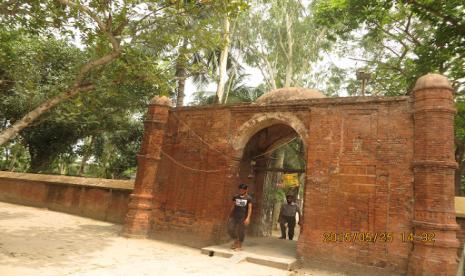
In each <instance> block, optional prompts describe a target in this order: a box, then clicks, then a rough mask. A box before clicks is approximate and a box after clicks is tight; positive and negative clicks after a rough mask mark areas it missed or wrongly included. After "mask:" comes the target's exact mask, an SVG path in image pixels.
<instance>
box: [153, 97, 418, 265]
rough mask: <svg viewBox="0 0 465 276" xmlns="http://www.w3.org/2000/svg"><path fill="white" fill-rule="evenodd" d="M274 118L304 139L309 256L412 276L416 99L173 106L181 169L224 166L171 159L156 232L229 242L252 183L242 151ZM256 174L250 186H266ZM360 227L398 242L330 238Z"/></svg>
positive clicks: (302, 243)
mask: <svg viewBox="0 0 465 276" xmlns="http://www.w3.org/2000/svg"><path fill="white" fill-rule="evenodd" d="M276 124H286V125H288V126H290V127H292V128H293V129H294V130H295V131H296V133H298V135H299V136H300V138H302V140H303V141H304V144H305V149H306V159H307V183H306V192H305V199H304V204H305V206H304V213H305V215H304V216H305V220H304V223H305V224H304V229H305V231H304V232H303V234H302V235H301V237H300V239H299V241H298V252H299V254H300V255H301V256H302V257H303V258H304V260H305V259H307V260H329V261H332V262H338V263H356V264H362V265H369V266H376V267H381V268H386V269H387V270H395V271H398V272H406V271H407V264H408V256H409V252H410V251H411V247H412V245H411V243H407V242H402V241H401V239H400V237H401V233H403V232H405V233H410V232H412V231H413V229H412V224H411V221H412V219H413V209H412V208H413V205H412V204H413V172H412V170H411V163H412V160H413V116H412V107H411V102H410V98H409V97H398V98H369V99H367V98H345V99H344V98H338V99H318V100H311V101H307V102H298V103H293V104H286V105H274V106H247V105H241V106H230V107H201V108H179V109H175V110H172V115H170V119H169V121H168V124H167V127H166V135H165V142H164V145H163V150H164V151H165V152H166V153H168V154H169V155H170V156H171V157H172V158H174V159H175V160H177V161H178V162H179V163H181V164H182V165H183V166H188V167H191V168H195V169H198V170H219V171H218V172H210V173H208V172H199V171H191V170H188V169H186V168H183V167H182V166H180V165H179V164H175V163H174V162H173V161H172V160H169V159H168V158H165V157H163V158H162V160H161V163H160V167H159V171H158V178H157V181H156V184H155V190H154V197H155V198H154V209H153V216H154V220H153V226H152V230H151V233H152V234H151V236H152V237H154V238H159V239H167V240H172V241H176V242H181V243H186V244H189V245H194V246H201V245H208V244H213V243H218V242H220V241H223V240H224V239H225V238H226V236H225V233H226V232H225V222H226V220H227V215H228V211H229V208H230V205H231V202H230V200H231V196H232V195H233V194H234V193H235V192H236V187H237V184H238V183H239V182H240V181H249V182H250V181H251V180H250V179H245V175H247V174H248V172H245V173H244V171H243V170H244V168H247V165H246V164H245V165H244V164H242V166H241V167H242V171H241V170H240V168H239V167H240V165H241V163H240V162H239V161H238V160H235V159H234V157H239V158H240V157H242V154H243V150H244V148H245V147H246V144H247V142H248V141H249V140H250V139H251V138H252V137H253V135H254V134H256V133H257V132H258V131H260V130H262V129H264V128H267V127H271V126H273V125H276ZM199 136H200V137H199ZM276 136H279V134H278V133H277V134H276ZM238 141H239V142H238ZM258 178H259V177H257V178H256V179H255V181H253V180H252V182H251V183H250V184H251V185H252V187H251V188H252V190H256V191H260V188H261V187H260V186H259V185H261V183H260V181H258V183H257V179H258ZM254 185H258V186H256V187H254ZM257 195H258V197H260V193H257ZM257 200H258V201H260V198H258V199H257ZM257 206H258V207H259V206H260V204H258V205H257ZM256 212H259V210H256ZM356 231H357V232H370V233H376V232H379V233H385V232H388V233H392V234H393V241H392V242H390V243H384V242H376V243H366V242H361V243H360V242H359V243H344V242H342V243H339V242H336V243H331V242H330V243H324V242H323V236H324V235H325V233H330V232H333V233H346V232H356Z"/></svg>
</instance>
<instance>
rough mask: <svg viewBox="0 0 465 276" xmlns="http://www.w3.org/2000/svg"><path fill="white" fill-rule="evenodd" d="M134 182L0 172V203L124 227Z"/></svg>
mask: <svg viewBox="0 0 465 276" xmlns="http://www.w3.org/2000/svg"><path fill="white" fill-rule="evenodd" d="M133 186H134V182H133V181H125V180H110V179H100V178H83V177H70V176H57V175H40V174H30V173H12V172H3V171H0V201H4V202H10V203H17V204H23V205H28V206H35V207H41V208H48V209H50V210H54V211H60V212H65V213H70V214H75V215H79V216H83V217H89V218H94V219H98V220H104V221H110V222H116V223H123V221H124V218H125V215H126V213H127V208H128V203H129V194H130V193H131V191H132V189H133Z"/></svg>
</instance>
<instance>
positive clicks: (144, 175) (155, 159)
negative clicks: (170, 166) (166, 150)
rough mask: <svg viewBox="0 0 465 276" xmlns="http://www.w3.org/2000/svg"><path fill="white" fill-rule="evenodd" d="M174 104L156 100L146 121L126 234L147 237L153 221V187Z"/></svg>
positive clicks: (124, 233) (127, 235) (125, 228)
mask: <svg viewBox="0 0 465 276" xmlns="http://www.w3.org/2000/svg"><path fill="white" fill-rule="evenodd" d="M170 103H171V101H170V100H169V99H168V98H167V97H154V98H153V99H152V100H151V102H150V104H149V108H148V112H147V118H146V120H145V121H144V137H143V140H142V145H141V150H140V152H139V154H138V155H137V165H138V166H137V175H136V181H135V185H134V191H133V193H132V194H131V196H130V201H129V206H128V207H129V208H128V209H129V210H128V213H127V215H126V219H125V221H124V227H123V232H122V235H123V236H125V237H132V238H146V237H147V234H148V232H149V230H150V225H151V220H152V205H153V188H154V185H155V179H156V176H157V170H158V164H159V162H160V154H161V152H160V150H161V147H162V144H163V137H164V135H165V125H166V122H167V121H168V114H169V110H170Z"/></svg>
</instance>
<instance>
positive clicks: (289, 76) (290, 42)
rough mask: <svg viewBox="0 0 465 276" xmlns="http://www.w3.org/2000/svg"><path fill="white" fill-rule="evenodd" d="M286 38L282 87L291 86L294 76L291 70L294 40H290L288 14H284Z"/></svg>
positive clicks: (290, 32)
mask: <svg viewBox="0 0 465 276" xmlns="http://www.w3.org/2000/svg"><path fill="white" fill-rule="evenodd" d="M286 37H287V54H286V57H287V64H286V80H285V83H284V87H291V86H292V77H293V74H294V68H293V47H294V40H293V38H292V22H291V20H290V18H289V14H288V13H286Z"/></svg>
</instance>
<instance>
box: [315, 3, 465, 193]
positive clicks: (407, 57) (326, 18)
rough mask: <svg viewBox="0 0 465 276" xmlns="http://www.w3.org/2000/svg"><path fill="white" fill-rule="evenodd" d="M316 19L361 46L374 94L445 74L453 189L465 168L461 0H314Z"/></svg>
mask: <svg viewBox="0 0 465 276" xmlns="http://www.w3.org/2000/svg"><path fill="white" fill-rule="evenodd" d="M313 9H314V10H315V15H316V16H315V22H316V23H317V24H321V25H323V26H327V27H329V26H331V27H332V28H331V29H329V28H328V36H329V37H330V38H331V39H332V40H339V41H345V42H347V41H352V42H355V44H354V47H357V48H358V49H363V51H362V52H359V53H358V55H356V57H355V58H353V59H354V60H357V61H361V62H363V63H365V64H366V66H367V67H368V68H369V70H370V71H371V72H372V80H371V82H370V83H371V86H372V90H373V92H374V93H376V94H381V95H404V94H407V93H409V91H410V90H411V89H412V88H413V86H414V85H415V81H416V80H417V79H418V78H419V77H420V76H422V75H424V74H426V73H430V72H437V73H440V74H443V75H445V76H447V77H448V78H449V79H450V80H451V82H452V85H453V87H454V88H455V91H456V92H455V93H456V100H457V102H458V111H459V113H458V119H457V120H456V122H457V123H456V148H457V151H456V161H457V162H458V163H459V168H458V169H457V171H456V178H455V179H456V194H461V193H460V187H461V181H462V179H463V173H464V168H463V167H464V162H463V158H464V156H463V153H464V150H463V148H464V146H463V145H465V136H463V131H462V130H461V128H462V127H463V126H462V124H461V123H459V122H461V119H460V118H461V117H463V114H461V113H462V112H464V111H465V110H463V108H461V103H460V102H461V101H462V98H463V94H464V93H465V66H464V65H465V60H464V57H465V43H463V42H464V41H465V21H464V20H463V18H464V16H465V7H464V4H463V1H456V0H452V1H427V0H418V1H355V0H344V1H336V0H334V1H319V0H318V1H315V2H314V3H313Z"/></svg>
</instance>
